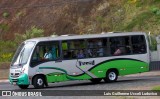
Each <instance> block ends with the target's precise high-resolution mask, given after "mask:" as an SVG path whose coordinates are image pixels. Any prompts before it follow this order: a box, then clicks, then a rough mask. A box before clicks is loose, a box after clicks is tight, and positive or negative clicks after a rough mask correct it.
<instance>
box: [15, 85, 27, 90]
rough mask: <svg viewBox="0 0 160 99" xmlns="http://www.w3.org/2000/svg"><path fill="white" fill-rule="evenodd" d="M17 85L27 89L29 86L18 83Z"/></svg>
mask: <svg viewBox="0 0 160 99" xmlns="http://www.w3.org/2000/svg"><path fill="white" fill-rule="evenodd" d="M18 87H19V88H21V89H27V88H28V87H29V85H18Z"/></svg>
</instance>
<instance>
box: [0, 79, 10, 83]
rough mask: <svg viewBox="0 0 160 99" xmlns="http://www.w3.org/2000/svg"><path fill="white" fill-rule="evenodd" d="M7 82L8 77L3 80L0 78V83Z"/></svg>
mask: <svg viewBox="0 0 160 99" xmlns="http://www.w3.org/2000/svg"><path fill="white" fill-rule="evenodd" d="M7 82H8V83H9V80H8V79H4V80H0V83H7Z"/></svg>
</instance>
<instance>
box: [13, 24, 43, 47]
mask: <svg viewBox="0 0 160 99" xmlns="http://www.w3.org/2000/svg"><path fill="white" fill-rule="evenodd" d="M43 32H44V30H43V29H40V28H37V27H35V26H32V27H31V29H29V30H26V32H25V33H24V34H18V33H16V34H15V37H16V38H15V42H16V43H17V44H19V43H21V42H22V41H24V40H26V39H30V38H35V37H42V36H44V35H43Z"/></svg>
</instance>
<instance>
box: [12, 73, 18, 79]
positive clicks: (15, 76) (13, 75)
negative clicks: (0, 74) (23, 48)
mask: <svg viewBox="0 0 160 99" xmlns="http://www.w3.org/2000/svg"><path fill="white" fill-rule="evenodd" d="M19 74H20V73H11V77H13V78H17V77H19Z"/></svg>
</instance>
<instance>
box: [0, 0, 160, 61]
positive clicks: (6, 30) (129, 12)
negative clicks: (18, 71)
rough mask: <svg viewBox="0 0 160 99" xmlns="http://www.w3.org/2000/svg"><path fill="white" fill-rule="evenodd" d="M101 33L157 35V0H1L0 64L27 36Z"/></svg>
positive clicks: (159, 15)
mask: <svg viewBox="0 0 160 99" xmlns="http://www.w3.org/2000/svg"><path fill="white" fill-rule="evenodd" d="M103 31H105V32H110V31H127V32H128V31H144V32H147V33H148V32H151V34H152V35H158V34H160V32H159V31H160V0H1V1H0V45H1V46H0V62H1V61H10V60H11V58H12V56H13V53H14V52H15V50H16V48H17V45H18V43H19V42H21V41H23V40H24V39H27V38H30V37H37V36H50V35H53V34H57V35H61V34H86V33H87V34H91V33H100V32H103ZM27 33H31V34H27ZM38 33H39V34H38ZM15 34H19V36H18V35H16V36H15ZM17 40H18V43H17ZM13 41H14V42H13ZM155 45H156V44H155Z"/></svg>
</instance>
